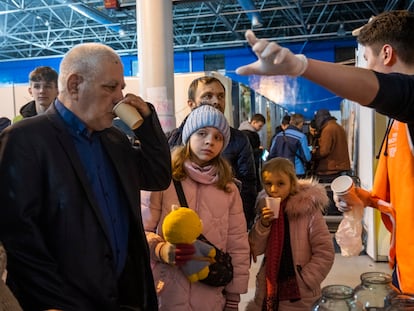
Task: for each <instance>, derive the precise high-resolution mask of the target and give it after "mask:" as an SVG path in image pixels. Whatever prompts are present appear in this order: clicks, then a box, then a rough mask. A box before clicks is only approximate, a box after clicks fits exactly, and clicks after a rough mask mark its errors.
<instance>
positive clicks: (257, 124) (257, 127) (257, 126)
mask: <svg viewBox="0 0 414 311" xmlns="http://www.w3.org/2000/svg"><path fill="white" fill-rule="evenodd" d="M250 124H251V126H252V127H253V128H254V129H255V130H256V132H258V131H260V130H261V129H262V127H263V125H264V123H263V122H261V121H252V122H251V123H250Z"/></svg>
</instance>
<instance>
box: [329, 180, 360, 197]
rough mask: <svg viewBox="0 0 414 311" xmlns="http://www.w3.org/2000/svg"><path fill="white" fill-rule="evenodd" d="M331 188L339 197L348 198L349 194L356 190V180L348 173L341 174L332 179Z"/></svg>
mask: <svg viewBox="0 0 414 311" xmlns="http://www.w3.org/2000/svg"><path fill="white" fill-rule="evenodd" d="M331 189H332V191H333V193H335V194H336V195H337V197H338V198H343V199H346V197H347V196H348V195H350V194H353V193H354V191H355V185H354V181H353V180H352V178H351V177H349V176H347V175H343V176H339V177H337V178H335V179H334V180H333V181H332V183H331Z"/></svg>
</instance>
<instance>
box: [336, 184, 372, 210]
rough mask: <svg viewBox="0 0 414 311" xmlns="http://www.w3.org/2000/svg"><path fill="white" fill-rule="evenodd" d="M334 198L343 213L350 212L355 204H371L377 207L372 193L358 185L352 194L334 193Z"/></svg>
mask: <svg viewBox="0 0 414 311" xmlns="http://www.w3.org/2000/svg"><path fill="white" fill-rule="evenodd" d="M333 200H334V202H335V206H336V207H337V208H338V210H339V211H340V212H342V213H344V212H349V211H350V210H352V208H353V207H355V206H360V207H365V206H371V207H374V208H377V206H376V204H375V202H374V200H371V193H370V192H369V191H367V190H365V189H362V188H358V187H356V188H355V191H354V192H352V194H347V195H346V196H337V195H336V194H335V193H334V195H333Z"/></svg>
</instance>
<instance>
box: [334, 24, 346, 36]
mask: <svg viewBox="0 0 414 311" xmlns="http://www.w3.org/2000/svg"><path fill="white" fill-rule="evenodd" d="M336 34H337V35H338V36H339V37H343V36H345V35H346V31H345V25H344V23H340V24H339V28H338V31H337V32H336Z"/></svg>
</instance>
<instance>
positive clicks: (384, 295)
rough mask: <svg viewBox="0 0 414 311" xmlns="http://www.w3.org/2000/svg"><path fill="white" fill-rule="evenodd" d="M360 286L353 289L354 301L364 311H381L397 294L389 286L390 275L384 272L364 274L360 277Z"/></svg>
mask: <svg viewBox="0 0 414 311" xmlns="http://www.w3.org/2000/svg"><path fill="white" fill-rule="evenodd" d="M360 279H361V284H359V285H358V286H357V287H355V289H354V291H355V299H356V300H357V301H359V302H360V303H361V304H362V306H363V307H364V310H367V311H370V310H374V311H381V310H385V308H386V307H387V306H389V304H390V300H391V298H392V297H394V296H395V295H396V294H397V292H396V291H395V290H394V289H393V287H392V285H391V275H389V274H387V273H384V272H365V273H362V274H361V276H360Z"/></svg>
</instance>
